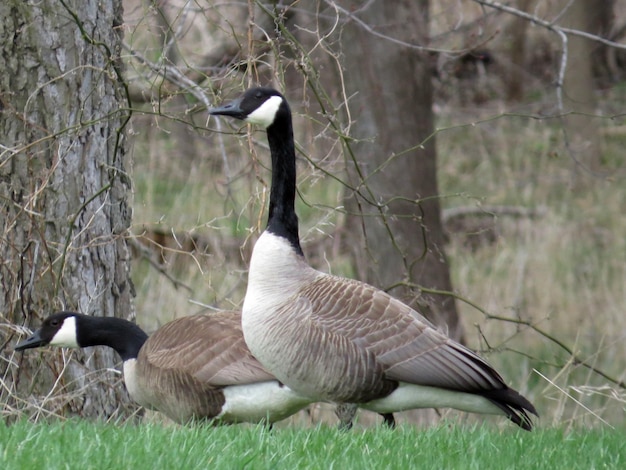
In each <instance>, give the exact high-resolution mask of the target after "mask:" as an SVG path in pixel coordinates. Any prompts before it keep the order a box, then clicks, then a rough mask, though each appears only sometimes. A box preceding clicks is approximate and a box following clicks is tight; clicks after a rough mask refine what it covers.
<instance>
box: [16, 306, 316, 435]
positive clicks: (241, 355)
mask: <svg viewBox="0 0 626 470" xmlns="http://www.w3.org/2000/svg"><path fill="white" fill-rule="evenodd" d="M46 345H51V346H59V347H67V348H84V347H88V346H109V347H111V348H113V349H114V350H115V351H116V352H117V353H118V354H119V355H120V356H121V358H122V361H123V363H124V366H123V367H124V382H125V384H126V387H127V389H128V393H129V394H130V396H131V397H132V398H133V400H135V401H136V402H137V403H138V404H140V405H141V406H144V407H146V408H149V409H153V410H156V411H159V412H161V413H163V414H165V415H166V416H167V417H169V418H170V419H172V420H174V421H176V422H178V423H187V422H189V421H196V420H210V419H215V422H216V423H229V424H230V423H240V422H269V423H272V422H275V421H279V420H281V419H284V418H286V417H288V416H290V415H292V414H293V413H295V412H297V411H299V410H300V409H302V408H304V407H305V406H307V405H308V404H309V403H310V402H311V401H310V400H309V399H307V398H304V397H303V396H301V395H299V394H297V393H295V392H293V391H292V390H290V389H289V388H288V387H286V386H283V385H282V384H281V383H279V382H278V381H277V380H276V379H275V377H274V376H273V375H271V374H270V373H269V372H267V370H265V369H264V368H263V366H261V364H260V363H259V362H258V361H257V360H256V359H255V358H254V357H253V356H252V354H251V353H250V350H249V349H248V348H247V347H246V344H245V342H244V340H243V334H242V332H241V315H240V313H239V312H219V313H215V314H208V315H193V316H188V317H181V318H178V319H176V320H173V321H171V322H169V323H167V324H165V325H164V326H163V327H161V328H160V329H159V330H157V331H156V332H155V333H154V334H152V336H150V337H148V335H147V334H146V333H145V332H144V331H143V330H142V329H141V328H139V327H138V326H137V325H135V324H134V323H132V322H129V321H127V320H123V319H121V318H111V317H93V316H88V315H81V314H78V313H74V312H59V313H55V314H53V315H50V316H49V317H48V318H46V319H45V320H44V321H43V323H42V325H41V327H40V328H39V329H38V330H37V331H35V332H34V333H33V335H32V336H30V337H29V338H28V339H26V340H24V341H22V342H20V343H19V344H18V345H17V346H16V347H15V349H16V350H17V351H22V350H25V349H30V348H38V347H41V346H46Z"/></svg>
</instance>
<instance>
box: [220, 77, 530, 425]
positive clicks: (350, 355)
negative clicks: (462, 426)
mask: <svg viewBox="0 0 626 470" xmlns="http://www.w3.org/2000/svg"><path fill="white" fill-rule="evenodd" d="M210 114H213V115H224V116H231V117H233V118H236V119H240V120H243V121H245V122H248V123H252V124H258V125H260V126H262V127H263V128H265V129H266V131H267V138H268V142H269V146H270V152H271V158H272V183H271V191H270V203H269V216H268V223H267V228H266V230H265V231H264V232H263V234H262V235H261V236H260V237H259V239H258V241H257V242H256V244H255V246H254V249H253V252H252V258H251V260H250V269H249V275H248V288H247V292H246V296H245V300H244V305H243V312H242V326H243V333H244V338H245V340H246V343H247V344H248V347H249V348H250V350H251V351H252V353H253V354H254V356H255V357H256V358H257V359H258V360H259V361H260V362H261V363H262V364H263V365H264V366H265V367H266V368H267V369H268V370H269V371H271V372H272V373H273V374H274V375H275V376H276V377H277V378H278V379H279V380H280V381H281V382H282V383H284V384H286V385H288V386H289V387H291V388H292V389H293V390H295V391H297V392H299V393H301V394H302V395H305V396H308V397H310V398H311V399H312V400H315V401H331V402H336V403H358V404H360V406H361V407H363V408H365V409H369V410H372V411H376V412H379V413H389V412H395V411H401V410H407V409H414V408H444V407H449V408H455V409H459V410H463V411H468V412H473V413H486V414H501V415H505V416H507V417H508V418H509V419H510V420H511V421H513V422H514V423H515V424H517V425H519V426H521V427H522V428H524V429H526V430H530V429H531V428H532V421H531V419H530V417H529V416H528V412H530V413H533V414H535V415H536V414H537V411H536V410H535V407H534V406H533V405H532V404H531V403H530V402H529V401H528V400H527V399H526V398H524V397H523V396H522V395H520V394H519V393H518V392H516V391H515V390H513V389H512V388H510V387H508V386H507V385H506V383H505V382H504V380H503V379H502V377H500V375H499V374H498V372H496V371H495V370H494V369H493V368H492V367H491V366H490V365H489V364H488V363H487V362H485V361H484V360H483V359H482V358H480V357H479V356H478V355H476V354H475V353H474V352H472V351H471V350H469V349H468V348H466V347H464V346H463V345H461V344H459V343H457V342H455V341H453V340H452V339H450V338H449V337H448V336H447V335H445V334H444V333H442V332H441V331H439V330H437V329H436V328H435V327H434V325H432V324H431V323H430V322H429V321H428V320H427V319H426V318H424V317H423V316H422V315H420V314H419V313H418V312H417V311H415V310H414V309H412V308H410V307H409V306H407V305H405V304H403V303H402V302H400V301H398V300H396V299H394V298H393V297H391V296H389V295H388V294H387V293H385V292H383V291H381V290H379V289H377V288H375V287H373V286H370V285H368V284H365V283H362V282H358V281H354V280H351V279H346V278H341V277H337V276H332V275H328V274H325V273H322V272H320V271H317V270H315V269H313V268H312V267H310V266H309V265H308V264H307V262H306V260H305V258H304V255H303V252H302V249H301V247H300V241H299V237H298V219H297V217H296V213H295V209H294V204H295V194H296V155H295V146H294V140H293V128H292V118H291V111H290V108H289V105H288V103H287V101H286V100H285V98H284V96H283V95H281V94H280V93H279V92H278V91H276V90H273V89H271V88H253V89H250V90H248V91H246V92H245V93H244V94H243V95H242V96H241V97H240V98H238V99H236V100H235V101H233V102H231V103H229V104H227V105H225V106H221V107H218V108H214V109H211V110H210Z"/></svg>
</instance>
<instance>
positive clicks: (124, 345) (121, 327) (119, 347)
mask: <svg viewBox="0 0 626 470" xmlns="http://www.w3.org/2000/svg"><path fill="white" fill-rule="evenodd" d="M76 329H77V340H78V345H79V346H80V347H81V348H84V347H87V346H109V347H110V348H113V349H115V351H116V352H117V353H118V354H119V355H120V356H121V358H122V361H127V360H128V359H136V358H137V355H138V354H139V350H140V349H141V347H142V346H143V344H144V343H145V342H146V340H147V339H148V335H147V334H146V333H145V332H144V331H143V330H142V329H141V328H139V327H138V326H137V325H135V324H134V323H132V322H129V321H128V320H122V319H121V318H114V317H92V316H89V315H80V316H77V317H76Z"/></svg>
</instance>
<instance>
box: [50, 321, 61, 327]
mask: <svg viewBox="0 0 626 470" xmlns="http://www.w3.org/2000/svg"><path fill="white" fill-rule="evenodd" d="M50 324H51V325H52V326H57V325H58V324H59V320H56V319H55V320H52V321H51V322H50Z"/></svg>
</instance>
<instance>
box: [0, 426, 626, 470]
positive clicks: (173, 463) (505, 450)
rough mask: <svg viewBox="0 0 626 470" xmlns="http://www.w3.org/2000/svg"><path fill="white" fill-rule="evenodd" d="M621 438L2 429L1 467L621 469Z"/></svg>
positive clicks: (475, 432)
mask: <svg viewBox="0 0 626 470" xmlns="http://www.w3.org/2000/svg"><path fill="white" fill-rule="evenodd" d="M625 437H626V436H625V434H624V433H623V432H621V431H619V432H618V431H608V430H592V431H589V430H584V431H574V432H570V433H564V432H563V431H562V430H560V429H541V430H538V431H537V432H533V433H527V432H524V431H518V430H516V429H513V428H511V429H509V430H506V431H504V432H502V431H494V430H493V429H491V430H490V429H488V428H487V427H480V426H476V427H470V428H465V427H460V426H453V425H446V424H440V425H439V426H436V427H433V428H430V429H427V430H418V429H416V428H414V427H410V426H409V427H400V428H398V429H396V430H389V429H385V428H375V429H368V430H364V431H363V430H355V431H350V432H341V431H338V430H336V429H334V428H329V427H318V428H309V429H296V428H283V429H274V430H272V431H268V430H267V429H265V428H263V427H245V426H243V427H242V426H231V427H219V428H212V427H197V428H186V427H162V426H157V425H142V426H131V425H123V426H116V425H114V424H91V423H88V422H85V421H67V422H64V423H59V422H57V423H55V424H35V425H33V424H30V423H27V422H24V421H22V422H18V423H17V424H15V425H13V426H10V427H7V426H6V425H5V424H0V467H2V468H4V469H20V468H24V469H29V470H36V469H45V470H52V469H60V468H80V469H92V468H93V469H96V468H97V469H99V470H102V469H121V468H144V469H145V468H152V469H155V470H156V469H173V468H177V469H185V470H187V469H206V468H220V469H222V468H223V469H231V468H232V469H240V468H250V469H296V468H298V469H304V468H311V469H332V468H335V469H347V468H349V469H369V468H371V469H377V470H382V469H410V468H430V469H444V468H445V469H455V468H458V469H466V470H469V469H487V468H498V469H507V468H511V469H512V468H515V469H546V468H549V469H552V470H554V469H585V470H590V469H620V468H626V439H625Z"/></svg>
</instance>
